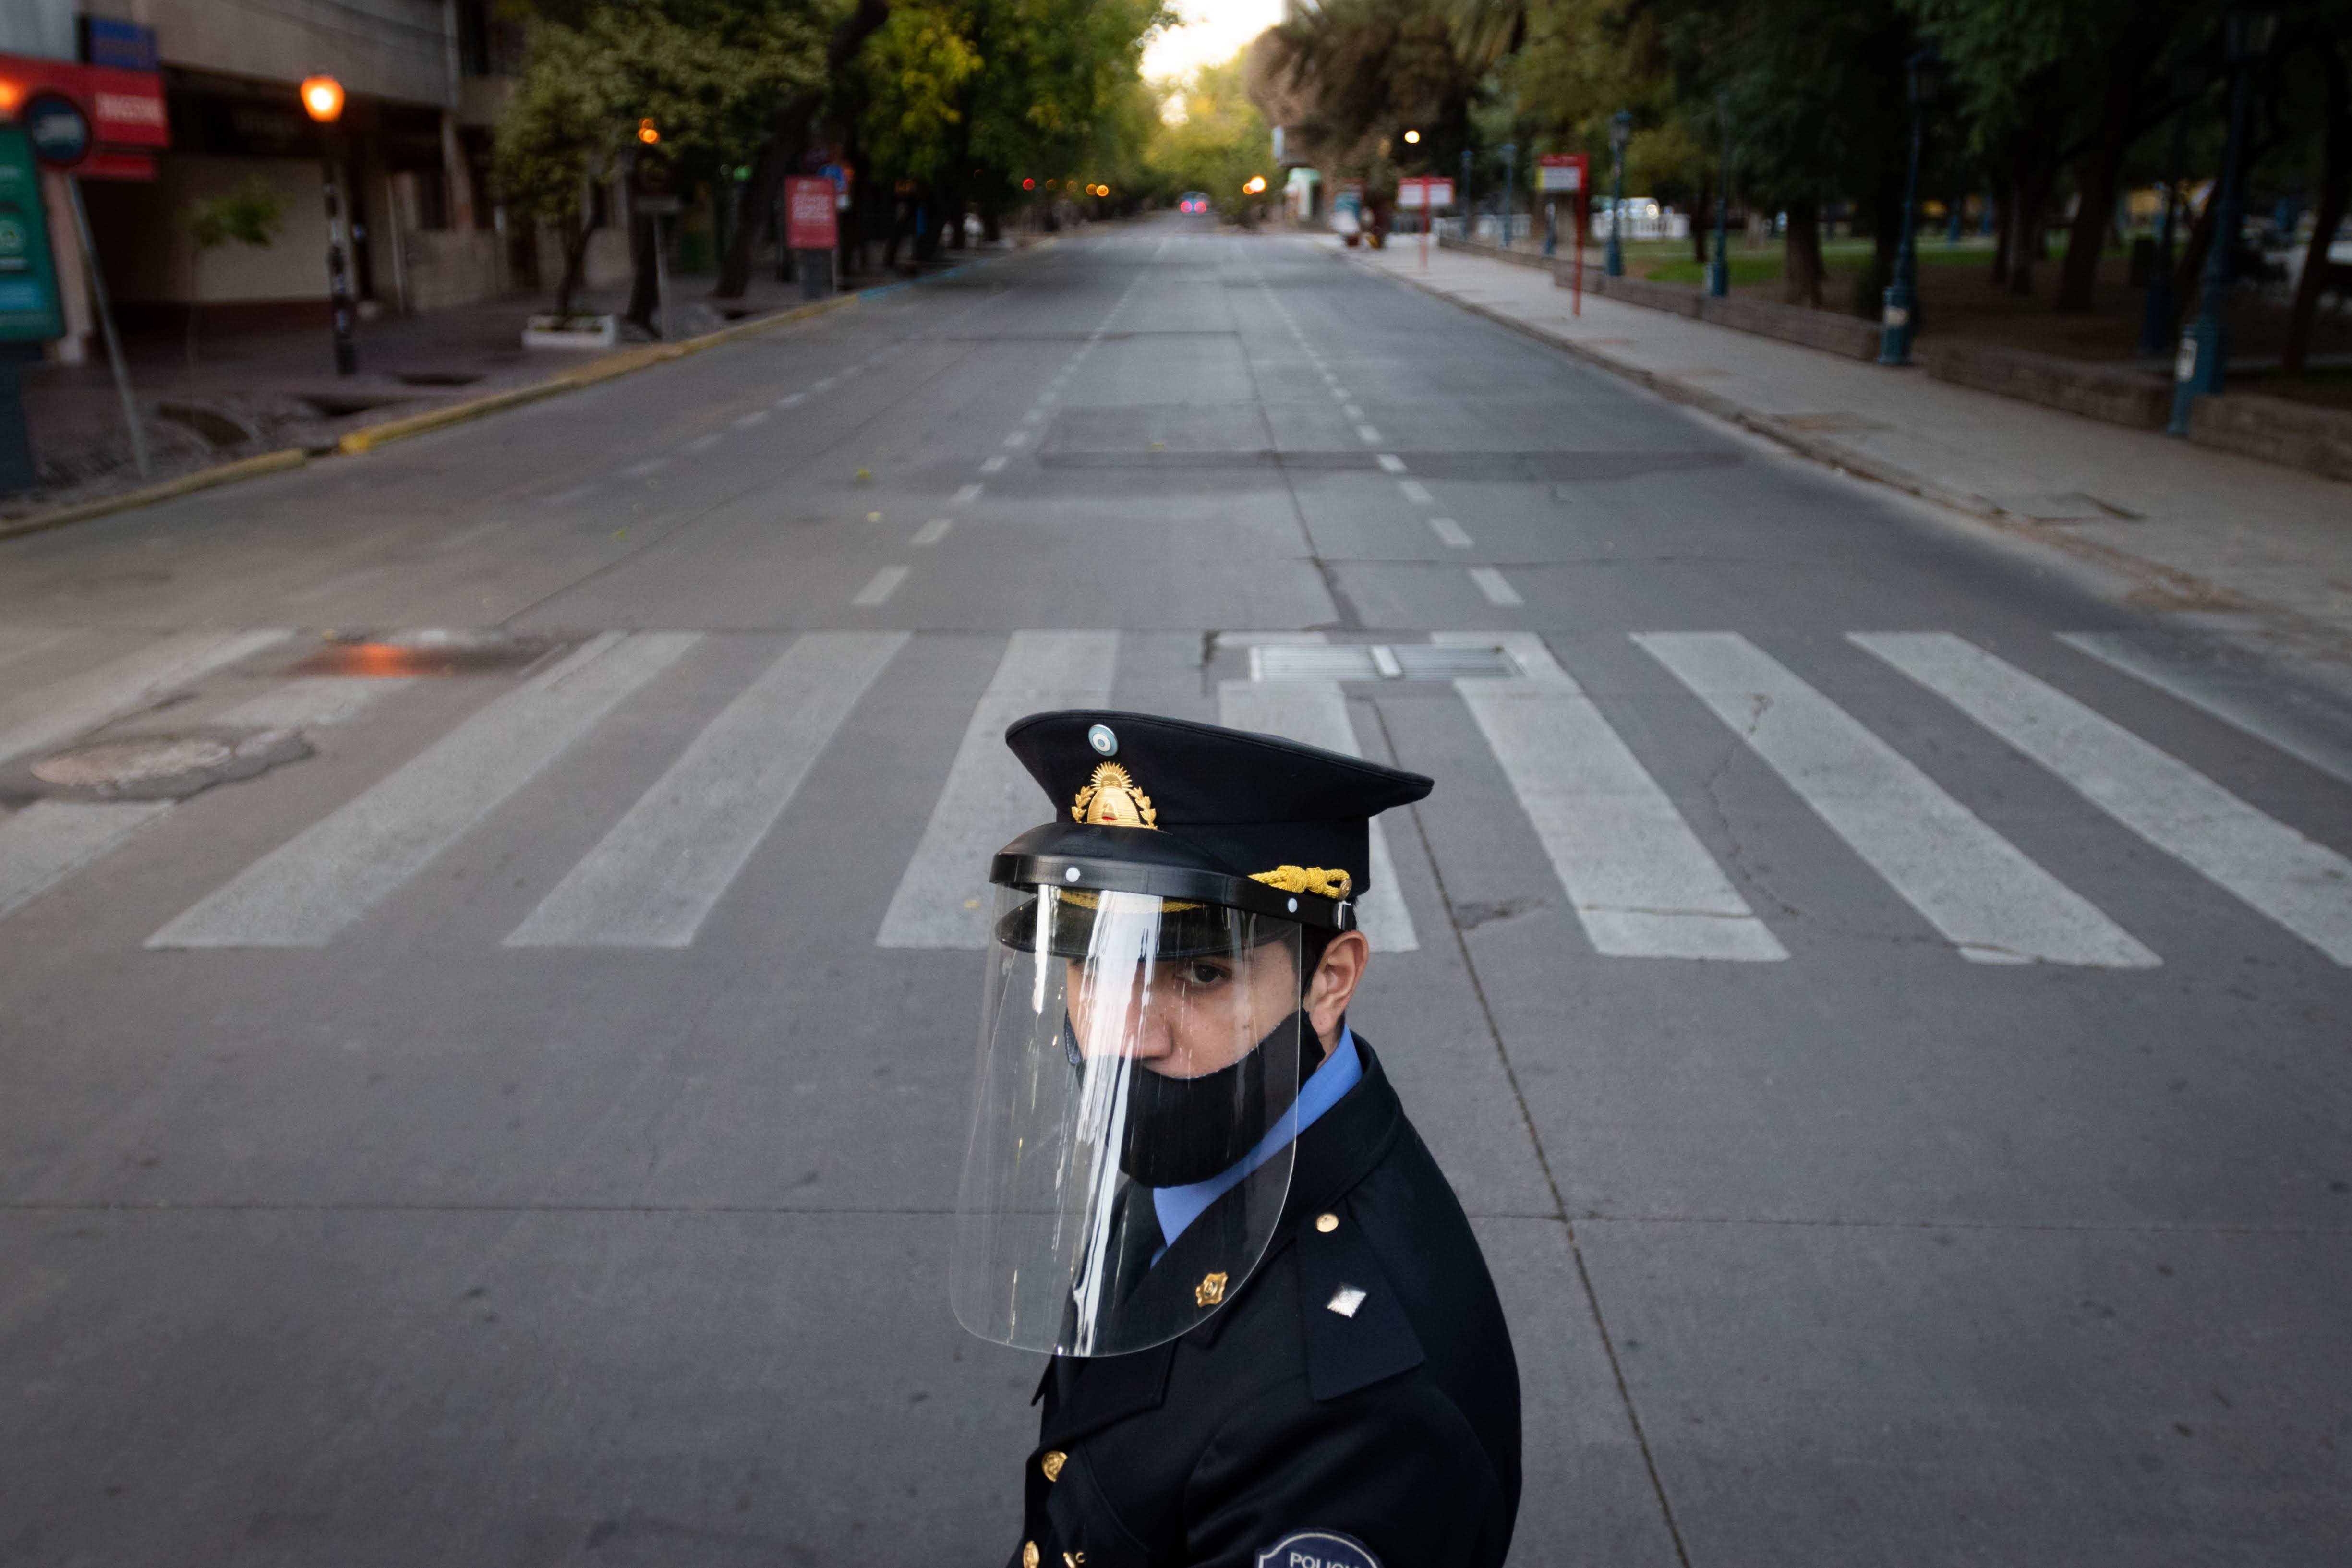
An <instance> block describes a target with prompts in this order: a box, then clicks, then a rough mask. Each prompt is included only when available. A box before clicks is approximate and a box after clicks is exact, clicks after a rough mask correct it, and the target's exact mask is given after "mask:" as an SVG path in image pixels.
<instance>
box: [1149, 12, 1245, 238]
mask: <svg viewBox="0 0 2352 1568" xmlns="http://www.w3.org/2000/svg"><path fill="white" fill-rule="evenodd" d="M1248 57H1249V49H1248V48H1244V49H1242V50H1241V51H1240V52H1238V53H1236V54H1235V55H1234V58H1232V59H1229V60H1227V61H1225V62H1224V63H1223V65H1211V66H1202V67H1201V68H1199V69H1198V70H1195V71H1194V72H1193V73H1192V76H1191V78H1190V79H1187V80H1186V81H1185V82H1184V83H1183V85H1182V86H1181V87H1180V88H1179V89H1177V90H1176V92H1175V93H1174V95H1173V99H1174V102H1173V105H1172V106H1171V108H1170V109H1169V110H1167V111H1166V113H1165V114H1164V115H1163V116H1162V118H1161V121H1160V126H1159V129H1158V131H1157V132H1156V133H1155V134H1154V135H1153V136H1152V139H1151V151H1150V162H1151V167H1152V169H1153V171H1154V172H1155V173H1156V174H1159V175H1160V178H1161V179H1162V181H1163V182H1164V183H1165V185H1166V188H1168V189H1169V190H1171V191H1204V192H1206V193H1207V194H1208V195H1209V196H1210V198H1211V199H1212V200H1213V201H1214V202H1215V203H1216V204H1217V205H1218V206H1219V207H1220V208H1222V209H1223V210H1224V211H1227V212H1232V211H1234V210H1236V209H1237V208H1239V207H1240V205H1242V185H1243V184H1244V182H1245V181H1247V180H1248V179H1249V178H1250V177H1251V176H1252V175H1255V174H1268V173H1269V172H1270V167H1271V161H1272V153H1273V148H1272V144H1271V140H1272V139H1271V133H1270V132H1268V131H1267V129H1266V124H1265V120H1264V118H1262V117H1261V116H1260V115H1259V113H1258V110H1257V109H1256V107H1255V105H1254V104H1252V103H1251V102H1250V99H1249V94H1248V92H1247V91H1246V90H1245V89H1244V80H1243V79H1244V71H1245V68H1246V61H1247V59H1248Z"/></svg>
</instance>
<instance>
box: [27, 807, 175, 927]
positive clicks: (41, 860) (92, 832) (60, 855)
mask: <svg viewBox="0 0 2352 1568" xmlns="http://www.w3.org/2000/svg"><path fill="white" fill-rule="evenodd" d="M171 809H172V803H171V802H170V801H168V800H142V801H124V802H119V803H118V802H112V801H109V802H103V803H85V802H81V801H68V800H37V801H35V802H34V803H33V804H32V805H28V806H26V808H25V809H24V810H22V811H20V812H18V813H17V814H16V816H12V817H9V818H8V819H7V820H5V821H4V822H0V919H5V918H6V917H7V916H9V915H11V914H14V913H15V912H16V910H20V909H22V908H24V906H25V905H26V904H28V903H30V902H31V901H32V900H35V899H37V898H38V897H40V895H41V894H43V893H45V892H47V891H48V890H49V889H51V888H54V887H56V886H57V885H58V883H59V882H62V881H64V880H65V879H67V878H68V877H70V876H72V875H73V874H74V873H75V872H76V871H79V870H80V869H81V868H83V867H84V866H87V865H89V863H90V862H91V861H93V860H95V859H97V858H99V857H100V856H101V855H104V854H106V853H107V852H108V851H110V850H111V849H112V848H113V847H115V846H116V845H118V844H121V842H122V841H123V840H124V839H126V838H129V837H131V835H132V834H134V833H136V832H138V831H139V830H140V829H141V828H142V827H145V826H149V825H150V824H152V823H154V822H155V821H157V820H159V819H160V818H161V817H162V816H163V814H164V813H166V812H168V811H170V810H171Z"/></svg>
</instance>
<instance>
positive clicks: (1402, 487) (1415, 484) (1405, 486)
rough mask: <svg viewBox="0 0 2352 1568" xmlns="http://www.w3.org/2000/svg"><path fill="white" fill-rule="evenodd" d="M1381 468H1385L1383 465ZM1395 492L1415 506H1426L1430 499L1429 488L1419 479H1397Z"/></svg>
mask: <svg viewBox="0 0 2352 1568" xmlns="http://www.w3.org/2000/svg"><path fill="white" fill-rule="evenodd" d="M1383 467H1385V465H1383ZM1397 490H1398V492H1399V493H1400V494H1402V496H1403V497H1404V499H1405V500H1409V501H1411V502H1412V503H1413V505H1415V506H1427V505H1428V504H1429V503H1430V500H1431V499H1432V498H1431V496H1430V493H1429V487H1428V486H1427V485H1424V484H1423V483H1422V482H1421V481H1420V480H1419V479H1399V480H1398V481H1397Z"/></svg>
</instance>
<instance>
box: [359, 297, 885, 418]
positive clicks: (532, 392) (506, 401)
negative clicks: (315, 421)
mask: <svg viewBox="0 0 2352 1568" xmlns="http://www.w3.org/2000/svg"><path fill="white" fill-rule="evenodd" d="M863 297H864V296H863V295H862V294H841V295H836V296H835V298H833V299H830V300H814V301H813V302H811V303H809V304H806V305H795V306H794V307H793V309H791V310H779V311H777V312H776V313H775V314H774V315H772V316H760V317H757V318H755V319H753V320H751V321H738V322H736V323H735V324H734V325H732V326H728V327H721V328H719V330H718V331H714V332H705V333H703V334H702V335H701V336H699V337H693V338H682V339H680V340H679V341H678V342H674V343H648V344H646V346H645V347H643V348H641V349H633V350H631V351H629V352H628V353H617V354H606V355H605V356H604V358H602V359H599V360H597V361H595V362H593V363H590V364H583V365H582V366H580V367H579V368H578V369H577V370H568V371H565V372H563V373H562V374H559V375H554V376H551V377H549V378H548V379H547V380H545V381H541V382H534V383H533V384H530V385H529V386H517V387H510V388H509V389H508V390H507V391H505V392H493V393H490V394H489V395H487V396H483V397H476V398H470V399H468V400H467V401H466V402H464V403H452V404H449V405H446V406H444V407H440V408H434V409H428V410H426V411H425V413H423V414H412V415H410V416H407V417H406V418H404V419H387V420H385V421H384V422H383V424H381V425H370V426H366V427H364V428H363V429H359V430H354V431H352V432H351V434H349V435H347V436H345V437H343V438H342V439H341V440H340V441H338V442H336V443H335V449H336V450H337V451H339V452H341V453H342V454H343V455H344V456H346V457H357V456H358V455H359V454H360V453H362V452H373V451H374V450H375V449H376V448H377V447H383V446H386V445H389V444H390V443H392V442H394V441H405V440H407V439H408V438H409V437H412V436H422V435H424V434H425V433H426V432H427V431H431V430H440V429H444V428H446V426H451V425H463V424H465V423H467V421H468V420H474V419H479V418H481V417H482V416H484V415H488V414H496V413H499V411H500V410H502V409H508V408H520V407H521V406H522V405H524V404H526V403H537V402H539V401H540V400H541V399H542V398H548V397H558V396H561V395H563V394H564V393H567V392H577V391H578V390H580V388H582V387H583V386H594V385H596V384H598V383H600V382H606V381H611V380H613V379H614V377H616V376H623V375H629V374H634V373H635V372H637V371H640V370H645V369H646V368H648V367H650V366H653V365H657V364H667V363H669V362H670V361H672V360H677V359H684V358H686V357H687V356H688V355H689V354H698V353H702V352H703V350H705V349H715V348H719V347H720V346H722V345H724V344H727V343H731V342H738V341H740V340H741V339H744V338H749V337H756V336H758V335H759V334H760V333H761V332H765V331H773V330H774V329H775V328H778V327H782V326H786V325H789V324H790V323H792V322H794V321H812V320H814V319H815V318H816V317H818V316H824V315H830V314H831V313H832V312H834V311H835V310H844V309H845V308H847V307H849V306H851V305H855V304H856V303H857V301H858V300H860V299H862V298H863Z"/></svg>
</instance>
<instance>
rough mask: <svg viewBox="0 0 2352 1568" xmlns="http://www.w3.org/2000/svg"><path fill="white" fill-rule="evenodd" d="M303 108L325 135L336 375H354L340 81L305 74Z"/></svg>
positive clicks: (356, 362)
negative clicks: (339, 124) (337, 126)
mask: <svg viewBox="0 0 2352 1568" xmlns="http://www.w3.org/2000/svg"><path fill="white" fill-rule="evenodd" d="M302 110H303V112H304V113H306V114H308V115H309V116H310V118H311V120H312V121H314V122H316V123H317V125H318V127H319V132H320V135H321V136H322V137H324V138H325V149H324V151H323V153H321V155H320V157H321V163H322V165H323V168H324V170H325V174H326V186H325V189H326V197H327V299H328V302H329V303H330V304H331V306H332V307H333V309H334V315H335V374H337V375H355V374H358V373H359V368H360V352H359V346H358V345H357V344H356V343H354V342H352V280H351V273H350V270H349V258H350V256H351V244H350V238H349V237H348V236H347V235H346V234H345V233H344V230H343V199H342V186H341V179H342V170H341V166H340V164H341V160H340V159H339V158H337V156H336V154H337V153H340V152H341V150H342V149H341V138H340V137H338V136H337V134H336V132H335V122H336V121H339V120H341V118H342V117H343V84H342V83H341V82H339V81H337V80H336V79H334V78H333V77H331V76H314V77H305V78H304V79H303V81H302Z"/></svg>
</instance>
